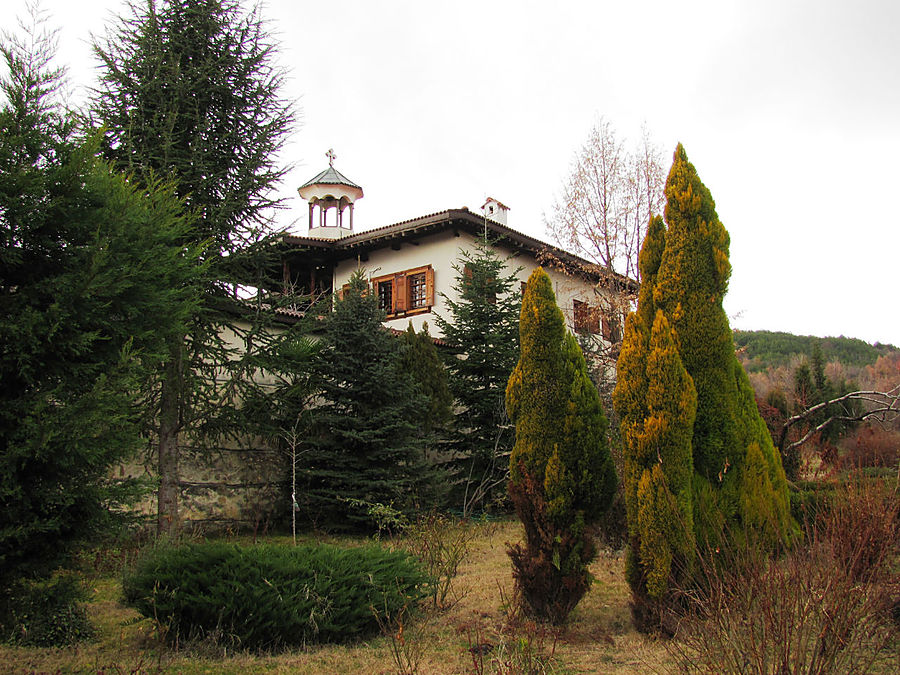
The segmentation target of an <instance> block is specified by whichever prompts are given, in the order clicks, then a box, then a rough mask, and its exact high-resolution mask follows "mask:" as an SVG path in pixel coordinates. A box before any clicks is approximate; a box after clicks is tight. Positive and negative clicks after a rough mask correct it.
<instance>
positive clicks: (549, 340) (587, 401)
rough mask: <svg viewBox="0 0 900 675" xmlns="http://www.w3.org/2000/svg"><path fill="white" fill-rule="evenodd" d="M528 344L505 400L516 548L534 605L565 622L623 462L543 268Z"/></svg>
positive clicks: (526, 329)
mask: <svg viewBox="0 0 900 675" xmlns="http://www.w3.org/2000/svg"><path fill="white" fill-rule="evenodd" d="M520 344H521V356H520V358H519V362H518V364H517V365H516V368H515V370H514V371H513V373H512V375H511V376H510V378H509V384H508V385H507V389H506V405H507V410H508V412H509V416H510V419H512V420H513V422H514V423H515V425H516V444H515V447H514V448H513V451H512V455H511V457H510V477H511V478H510V483H509V493H510V498H511V499H512V502H513V504H514V506H515V508H516V513H517V514H518V516H519V519H520V520H521V521H522V525H523V527H524V529H525V545H524V546H521V545H516V546H513V547H511V548H510V549H509V555H510V558H511V559H512V563H513V576H514V578H515V580H516V586H517V588H518V590H519V591H520V592H521V596H522V600H523V608H524V609H525V611H526V612H527V613H528V614H530V615H532V616H534V617H535V618H538V619H541V620H546V621H551V622H553V623H562V622H564V621H565V619H566V617H567V616H568V615H569V613H570V612H571V610H572V609H573V608H574V607H575V605H576V604H578V601H579V600H580V599H581V598H582V597H583V596H584V594H585V593H586V592H587V589H588V588H589V587H590V583H591V581H592V578H591V575H590V573H589V572H588V570H587V566H588V564H589V563H590V562H591V561H592V560H593V559H594V556H595V555H596V549H595V546H594V544H593V541H592V540H591V538H590V536H588V534H587V529H586V528H587V527H588V526H589V525H590V524H591V523H594V522H596V521H597V520H598V519H599V518H600V517H601V516H602V514H603V512H604V511H605V510H606V509H607V508H608V507H609V505H610V502H611V501H612V498H613V495H614V494H615V469H614V467H613V463H612V458H611V457H610V454H609V448H608V447H607V441H606V430H607V421H606V417H605V415H604V414H603V409H602V407H601V405H600V396H599V394H598V393H597V390H596V388H595V387H594V385H593V383H592V382H591V381H590V378H589V377H588V374H587V367H586V365H585V362H584V357H583V355H582V354H581V350H580V348H579V347H578V344H577V342H576V341H575V338H574V337H573V336H572V335H571V334H568V333H567V332H566V329H565V324H564V320H563V316H562V312H561V311H560V309H559V307H558V306H557V305H556V298H555V296H554V293H553V288H552V286H551V283H550V278H549V277H548V276H547V274H546V273H545V272H544V271H543V270H542V269H540V268H538V269H537V270H535V271H534V272H533V273H532V275H531V277H530V278H529V280H528V285H527V286H526V289H525V296H524V299H523V301H522V311H521V317H520Z"/></svg>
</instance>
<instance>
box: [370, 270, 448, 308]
mask: <svg viewBox="0 0 900 675" xmlns="http://www.w3.org/2000/svg"><path fill="white" fill-rule="evenodd" d="M372 285H373V286H374V289H375V296H376V297H377V298H378V307H379V308H380V309H382V310H384V312H385V313H386V314H387V318H389V319H394V318H396V317H398V316H411V315H413V314H421V313H424V312H430V311H431V307H432V306H433V305H434V269H433V268H432V267H431V265H427V266H425V267H416V268H413V269H410V270H405V271H403V272H398V273H397V274H386V275H384V276H381V277H376V278H375V279H372Z"/></svg>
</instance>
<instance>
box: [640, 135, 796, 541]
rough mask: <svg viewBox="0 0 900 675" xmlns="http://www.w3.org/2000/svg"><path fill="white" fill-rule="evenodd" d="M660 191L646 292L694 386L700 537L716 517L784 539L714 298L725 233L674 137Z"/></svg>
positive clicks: (725, 272)
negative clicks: (653, 263) (656, 261)
mask: <svg viewBox="0 0 900 675" xmlns="http://www.w3.org/2000/svg"><path fill="white" fill-rule="evenodd" d="M666 199H667V201H666V209H665V218H666V223H667V224H668V229H667V231H666V247H665V250H664V252H663V256H662V260H661V262H660V267H659V273H658V277H657V281H656V286H655V288H654V292H653V297H654V301H655V303H656V306H657V307H659V308H660V309H662V310H663V312H664V313H665V315H666V318H667V319H668V320H669V322H670V323H671V325H672V329H673V330H674V332H675V336H676V341H677V344H678V351H679V354H680V356H681V360H682V362H683V363H684V366H685V368H686V369H687V371H688V373H689V374H690V376H691V378H692V379H693V381H694V386H695V388H696V390H697V417H696V420H695V422H694V432H693V438H692V448H693V457H694V471H695V473H696V474H697V481H696V482H697V484H698V487H697V490H696V493H695V497H696V500H697V510H696V511H695V522H696V523H697V528H698V533H699V534H700V535H701V536H700V541H706V542H710V543H711V542H714V541H715V540H716V539H718V538H719V537H720V536H721V535H722V534H723V533H722V532H721V531H719V530H720V526H719V524H720V523H721V522H722V518H724V519H725V520H724V522H725V524H726V525H725V527H726V529H727V530H728V531H729V533H730V534H731V535H732V536H738V537H743V536H744V535H751V536H753V537H754V538H762V539H764V540H767V541H769V542H770V543H773V544H774V543H775V542H785V541H787V539H788V538H789V536H790V532H791V527H792V522H791V518H790V511H789V507H788V495H787V482H786V479H785V475H784V469H783V468H782V465H781V459H780V457H779V456H778V453H776V452H775V449H774V447H773V446H772V439H771V437H770V436H769V434H768V431H767V430H766V426H765V423H764V422H763V421H762V418H761V417H760V415H759V410H758V409H757V407H756V400H755V397H754V395H753V390H752V388H751V387H750V382H749V380H748V379H747V374H746V372H745V371H744V369H743V367H742V366H741V365H740V363H739V362H738V360H737V357H736V356H735V353H734V343H733V340H732V334H731V329H730V327H729V325H728V317H727V315H726V314H725V310H724V309H723V308H722V300H723V298H724V296H725V292H726V291H727V289H728V279H729V277H730V275H731V264H730V263H729V261H728V246H729V236H728V233H727V232H726V230H725V228H724V226H723V225H722V223H721V222H720V221H719V218H718V215H717V214H716V211H715V203H714V202H713V198H712V195H711V194H710V192H709V190H708V189H707V188H706V186H705V185H703V183H702V182H700V178H699V177H698V175H697V171H696V169H695V168H694V166H693V165H692V164H691V163H690V162H689V161H688V158H687V154H686V153H685V151H684V148H683V147H682V146H681V145H679V146H678V148H677V149H676V151H675V158H674V161H673V164H672V169H671V170H670V172H669V177H668V179H667V181H666ZM751 476H753V477H755V478H754V479H753V480H749V478H750V477H751ZM747 490H753V492H754V493H753V494H748V493H747V492H746V491H747ZM753 525H756V526H757V527H753Z"/></svg>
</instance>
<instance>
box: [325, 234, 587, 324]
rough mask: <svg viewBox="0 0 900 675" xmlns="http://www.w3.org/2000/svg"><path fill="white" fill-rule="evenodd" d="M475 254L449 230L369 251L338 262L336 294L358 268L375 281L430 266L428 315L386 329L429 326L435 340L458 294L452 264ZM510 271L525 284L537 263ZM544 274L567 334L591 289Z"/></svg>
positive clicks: (518, 261)
mask: <svg viewBox="0 0 900 675" xmlns="http://www.w3.org/2000/svg"><path fill="white" fill-rule="evenodd" d="M463 250H466V251H470V252H473V251H474V250H475V237H473V236H472V235H470V234H469V233H467V232H459V233H458V235H456V234H454V232H453V231H452V230H448V231H444V232H439V233H436V234H433V235H430V236H427V237H423V238H421V239H418V240H417V244H409V243H404V244H401V245H400V249H399V250H393V249H392V248H390V246H387V247H385V248H382V249H378V250H375V251H371V252H370V253H369V259H368V260H366V261H357V260H344V261H342V262H340V263H339V264H338V265H337V266H336V268H335V272H334V288H335V289H337V290H339V289H340V288H341V287H342V286H343V285H344V284H346V283H347V282H348V281H349V280H350V277H351V275H352V274H353V272H354V271H356V269H357V268H358V267H361V268H363V269H364V270H365V271H366V274H367V275H368V277H369V278H371V279H374V278H377V277H380V276H384V275H387V274H394V273H397V272H402V271H404V270H408V269H414V268H417V267H423V266H426V265H431V266H432V268H433V269H434V296H435V297H434V303H435V304H434V305H433V306H432V308H431V311H430V312H424V313H421V314H415V315H412V316H404V317H399V318H396V319H391V320H389V321H386V322H385V325H387V326H389V327H391V328H396V329H398V330H406V327H407V326H408V325H409V322H410V321H412V324H413V326H414V327H415V329H416V331H420V330H421V329H422V324H423V323H424V322H428V330H429V332H430V333H431V335H432V336H434V337H440V336H441V332H440V330H439V329H438V327H437V322H436V321H435V318H434V317H435V314H439V315H440V316H441V317H443V318H444V319H447V320H449V319H450V316H449V311H448V310H447V306H446V301H445V300H444V297H443V296H444V295H446V296H448V297H450V298H452V299H453V300H454V301H455V300H457V294H456V293H455V292H454V291H453V288H452V286H453V284H454V282H455V280H456V274H457V273H456V271H455V270H454V269H453V265H454V264H458V262H459V259H460V252H461V251H463ZM510 253H511V251H510V250H504V249H502V248H501V250H500V255H501V256H502V257H506V256H508V255H510ZM509 265H510V267H512V268H517V267H521V268H522V269H521V270H519V272H518V273H517V276H518V278H519V279H520V280H521V281H527V280H528V277H529V276H530V275H531V273H532V272H533V271H534V269H535V268H537V267H538V263H537V261H536V260H535V259H534V258H533V257H532V256H531V255H528V254H527V253H523V254H520V255H518V256H516V257H515V258H512V259H511V260H510V261H509ZM545 270H546V271H547V274H548V275H549V276H550V279H551V281H552V282H553V290H554V292H555V293H556V300H557V303H558V304H559V306H560V308H561V309H562V311H563V314H564V315H565V317H566V324H567V325H568V327H569V330H572V329H573V309H572V306H573V305H572V303H573V300H576V299H577V300H580V301H582V302H586V303H588V304H590V305H596V303H597V300H596V297H595V294H594V285H593V284H592V283H590V282H588V281H584V280H582V279H579V278H575V277H570V276H567V275H565V274H563V273H561V272H558V271H556V270H553V269H547V268H545Z"/></svg>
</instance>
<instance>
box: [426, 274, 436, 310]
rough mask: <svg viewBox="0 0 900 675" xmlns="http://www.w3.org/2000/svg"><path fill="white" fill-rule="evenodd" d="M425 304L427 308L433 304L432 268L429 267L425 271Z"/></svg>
mask: <svg viewBox="0 0 900 675" xmlns="http://www.w3.org/2000/svg"><path fill="white" fill-rule="evenodd" d="M425 304H426V305H427V306H428V307H431V306H432V305H433V304H434V268H433V267H431V265H429V266H428V268H427V269H426V270H425Z"/></svg>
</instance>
